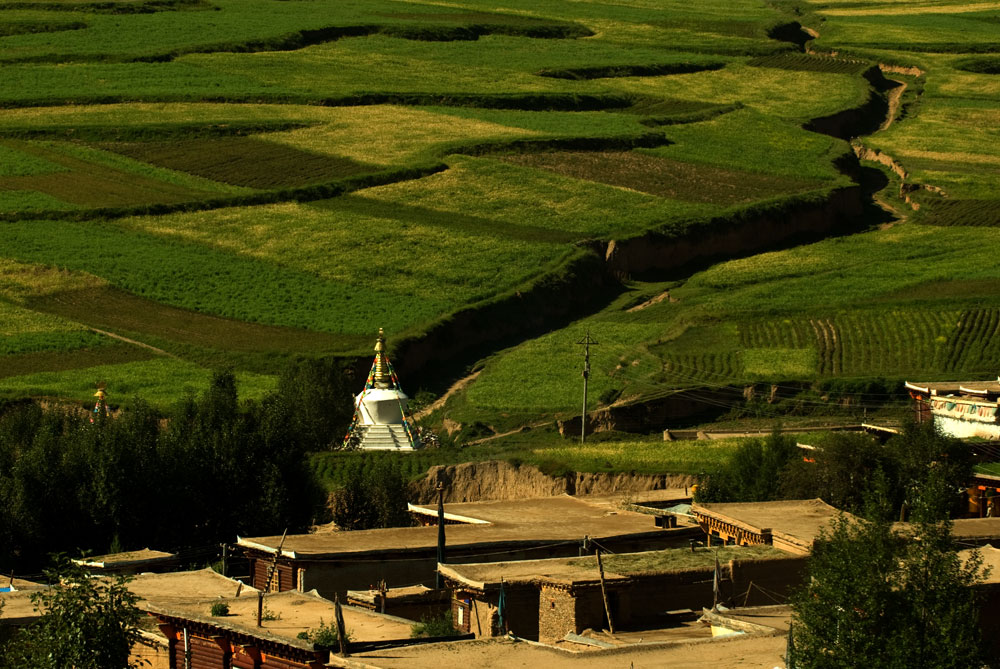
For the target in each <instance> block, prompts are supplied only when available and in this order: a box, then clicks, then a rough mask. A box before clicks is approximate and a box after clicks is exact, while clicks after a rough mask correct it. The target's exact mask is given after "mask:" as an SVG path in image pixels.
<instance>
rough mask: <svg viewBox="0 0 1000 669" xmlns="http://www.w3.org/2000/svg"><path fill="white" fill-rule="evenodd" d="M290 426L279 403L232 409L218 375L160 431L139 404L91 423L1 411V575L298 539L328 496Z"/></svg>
mask: <svg viewBox="0 0 1000 669" xmlns="http://www.w3.org/2000/svg"><path fill="white" fill-rule="evenodd" d="M347 405H348V407H350V402H348V403H347ZM296 415H297V414H296V409H295V404H294V403H292V402H288V401H285V400H284V399H283V398H282V396H281V395H280V394H276V395H272V396H269V397H267V398H265V399H264V400H263V401H261V402H240V401H239V398H238V395H237V388H236V379H235V377H234V375H233V374H232V373H231V372H219V373H217V374H215V375H214V377H213V378H212V381H211V383H210V385H209V387H208V389H207V390H206V391H205V392H204V393H203V394H202V395H201V396H200V397H196V396H194V395H190V396H188V397H187V398H185V399H184V400H183V401H182V402H180V403H179V404H178V405H177V406H176V407H175V409H174V411H173V412H172V413H171V414H170V415H169V416H168V417H167V420H163V418H162V416H161V415H159V414H158V413H156V412H155V411H153V409H152V408H150V407H149V406H148V405H146V404H145V403H143V402H141V401H140V400H138V399H136V400H135V401H133V402H132V405H131V408H130V409H129V410H128V411H123V412H121V414H120V415H118V416H116V417H114V418H110V417H105V416H100V415H99V416H97V417H96V420H95V421H94V422H93V423H91V422H90V416H89V415H87V414H84V413H82V412H79V411H75V412H74V411H68V410H63V409H46V410H42V409H41V408H39V407H37V406H35V405H33V404H26V405H21V406H15V407H12V408H10V409H8V410H7V412H6V413H5V414H4V415H2V416H0V509H3V511H4V512H3V513H0V570H2V571H8V570H10V569H11V568H18V567H19V566H20V565H33V566H35V568H37V565H39V564H41V563H43V561H44V560H45V559H46V556H47V555H49V554H51V553H55V552H59V551H72V550H89V551H98V552H107V551H109V550H110V549H111V548H112V547H115V546H122V547H124V548H137V547H139V546H143V545H156V546H158V547H163V548H180V547H184V546H190V545H197V544H206V543H215V542H218V541H220V540H226V539H231V538H232V537H233V536H234V535H235V534H247V535H249V534H266V533H278V532H281V531H282V530H283V529H285V528H288V529H289V530H290V531H293V532H294V531H301V530H304V529H305V528H306V527H308V526H309V525H310V524H311V523H312V522H313V521H314V520H317V519H319V516H320V515H321V513H322V512H323V509H324V503H325V494H324V493H323V490H322V488H321V486H320V485H319V483H318V481H317V480H316V478H315V475H314V473H313V472H312V470H311V469H310V467H309V463H308V459H307V450H308V448H309V447H310V446H309V445H310V444H311V443H318V442H316V441H315V440H313V441H310V440H309V439H307V438H303V437H302V436H301V435H300V434H299V433H298V432H297V431H296V430H295V429H294V428H293V426H294V424H295V421H296V418H295V417H296ZM342 428H343V426H341V427H338V428H336V429H337V431H339V430H340V429H342ZM330 429H333V428H330ZM324 445H325V444H324Z"/></svg>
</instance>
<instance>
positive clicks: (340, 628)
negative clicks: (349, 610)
mask: <svg viewBox="0 0 1000 669" xmlns="http://www.w3.org/2000/svg"><path fill="white" fill-rule="evenodd" d="M333 610H334V616H335V617H336V618H337V643H338V644H339V645H340V656H341V657H347V656H348V652H347V628H346V626H345V625H344V611H343V609H341V608H340V595H334V596H333Z"/></svg>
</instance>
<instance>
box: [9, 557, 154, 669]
mask: <svg viewBox="0 0 1000 669" xmlns="http://www.w3.org/2000/svg"><path fill="white" fill-rule="evenodd" d="M46 575H47V576H48V577H49V578H50V579H52V580H53V581H54V582H56V583H57V585H55V586H53V587H52V588H48V589H46V590H42V591H40V592H38V593H37V594H35V595H32V598H31V599H32V602H33V603H34V604H35V608H36V609H37V610H39V611H41V612H42V616H41V617H40V618H39V620H38V622H37V623H35V624H34V625H30V626H28V627H26V628H24V629H22V630H20V631H19V632H18V633H17V634H16V635H15V636H14V638H13V639H11V641H10V642H9V643H8V644H7V645H6V646H5V647H4V649H3V654H2V658H0V666H2V667H3V669H66V668H67V667H72V668H73V669H133V668H135V667H139V666H140V664H139V663H134V662H130V661H129V657H130V655H131V652H132V645H133V644H134V643H135V642H136V640H137V639H138V638H139V628H138V622H139V615H140V614H139V609H138V608H136V601H137V600H138V597H136V595H134V594H132V593H131V592H130V591H129V590H128V588H127V587H126V584H127V579H125V578H123V577H118V578H117V579H115V580H113V581H110V582H108V581H104V580H99V579H96V578H92V577H91V576H90V575H89V574H87V573H86V572H85V571H83V570H82V569H81V568H79V567H74V566H66V565H64V566H62V567H61V568H60V569H59V570H57V571H50V572H46Z"/></svg>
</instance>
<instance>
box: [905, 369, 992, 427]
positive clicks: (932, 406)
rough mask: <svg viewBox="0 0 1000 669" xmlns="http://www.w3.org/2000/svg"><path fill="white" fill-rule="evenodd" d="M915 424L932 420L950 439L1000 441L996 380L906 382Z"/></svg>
mask: <svg viewBox="0 0 1000 669" xmlns="http://www.w3.org/2000/svg"><path fill="white" fill-rule="evenodd" d="M906 389H907V390H908V391H909V393H910V397H912V398H913V400H914V403H915V410H916V418H917V422H923V421H927V420H933V421H934V424H935V425H936V426H937V427H938V428H939V429H940V430H941V431H942V432H943V433H944V434H947V435H949V436H952V437H959V438H963V439H964V438H967V437H980V438H982V439H1000V422H997V399H998V398H1000V381H950V382H937V383H928V382H917V383H910V382H909V381H907V382H906Z"/></svg>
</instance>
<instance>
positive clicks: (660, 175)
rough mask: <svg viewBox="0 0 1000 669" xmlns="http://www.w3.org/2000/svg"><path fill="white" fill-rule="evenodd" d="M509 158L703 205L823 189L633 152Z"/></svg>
mask: <svg viewBox="0 0 1000 669" xmlns="http://www.w3.org/2000/svg"><path fill="white" fill-rule="evenodd" d="M507 160H508V161H509V162H512V163H514V164H517V165H524V166H527V167H537V168H541V169H544V170H547V171H549V172H554V173H556V174H561V175H563V176H568V177H572V178H574V179H583V180H587V181H597V182H600V183H605V184H608V185H610V186H619V187H621V188H628V189H630V190H637V191H639V192H641V193H648V194H649V195H656V196H659V197H662V198H668V199H673V200H683V201H686V202H702V203H705V204H723V205H736V204H744V203H749V202H754V201H757V200H762V199H766V198H768V197H773V196H775V195H781V194H785V193H788V192H790V191H795V190H811V189H814V188H816V187H817V186H820V185H822V184H819V183H817V182H814V181H806V180H797V179H791V178H788V177H771V176H766V175H757V174H753V173H750V172H737V171H736V170H727V169H724V168H721V167H708V166H706V165H694V164H692V163H684V162H680V161H675V160H669V159H667V158H660V157H657V156H651V155H649V154H644V153H638V152H631V151H602V152H597V151H561V152H560V151H552V152H546V153H533V154H520V155H516V156H511V157H509V158H507Z"/></svg>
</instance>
